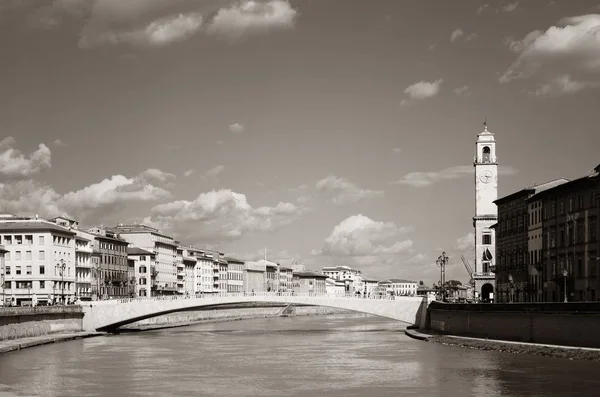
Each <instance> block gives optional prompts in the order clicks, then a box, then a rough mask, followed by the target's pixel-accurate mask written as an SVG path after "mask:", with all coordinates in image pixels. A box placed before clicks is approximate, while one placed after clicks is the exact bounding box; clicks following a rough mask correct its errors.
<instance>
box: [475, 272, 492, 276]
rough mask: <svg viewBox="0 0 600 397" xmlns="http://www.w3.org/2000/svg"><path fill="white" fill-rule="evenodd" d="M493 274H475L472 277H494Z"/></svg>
mask: <svg viewBox="0 0 600 397" xmlns="http://www.w3.org/2000/svg"><path fill="white" fill-rule="evenodd" d="M494 276H495V274H494V273H492V272H475V273H473V277H494Z"/></svg>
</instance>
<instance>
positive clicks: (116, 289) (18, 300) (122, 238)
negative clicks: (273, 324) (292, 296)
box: [0, 214, 417, 306]
mask: <svg viewBox="0 0 600 397" xmlns="http://www.w3.org/2000/svg"><path fill="white" fill-rule="evenodd" d="M291 291H294V292H297V293H317V294H322V293H327V294H334V295H339V294H362V295H365V296H373V295H416V294H417V283H416V282H414V281H410V280H404V279H390V280H384V281H377V280H373V279H369V278H366V277H364V276H363V275H362V273H361V272H360V271H359V270H356V269H352V268H350V267H347V266H335V267H324V268H322V271H321V272H314V271H310V270H307V269H306V268H305V267H304V266H303V265H296V264H294V265H292V266H291V267H285V266H282V265H281V264H279V263H276V262H272V261H267V260H266V259H265V260H259V261H245V260H241V259H236V258H232V257H229V256H226V255H225V254H224V253H223V252H219V251H218V250H211V249H201V248H196V247H193V246H188V245H185V244H182V243H180V242H179V241H176V240H175V239H174V238H173V237H171V236H168V235H166V234H164V233H161V232H160V231H159V230H158V229H156V228H152V227H149V226H145V225H140V224H134V225H124V224H118V225H117V226H115V227H108V228H104V227H94V228H90V229H86V230H83V229H82V228H80V227H79V223H78V222H77V221H74V220H72V219H68V218H66V217H58V218H53V219H50V220H46V219H41V218H38V217H37V216H36V217H35V218H30V217H23V216H18V215H14V214H0V306H1V305H13V306H15V305H16V306H22V305H47V304H57V303H64V304H69V303H74V302H76V301H86V300H100V299H122V298H131V297H152V296H162V295H186V296H196V295H201V294H215V293H242V292H245V293H252V292H255V293H259V292H291Z"/></svg>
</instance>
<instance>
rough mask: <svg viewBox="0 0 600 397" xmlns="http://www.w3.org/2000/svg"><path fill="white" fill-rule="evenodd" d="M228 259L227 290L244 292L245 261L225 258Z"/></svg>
mask: <svg viewBox="0 0 600 397" xmlns="http://www.w3.org/2000/svg"><path fill="white" fill-rule="evenodd" d="M225 260H226V261H227V264H228V265H227V292H230V293H241V292H244V261H243V260H240V259H235V258H225Z"/></svg>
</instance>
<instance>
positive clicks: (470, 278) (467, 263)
mask: <svg viewBox="0 0 600 397" xmlns="http://www.w3.org/2000/svg"><path fill="white" fill-rule="evenodd" d="M460 259H462V262H463V264H464V265H465V269H467V273H469V284H471V285H474V284H475V280H473V268H472V267H471V264H470V263H469V261H468V260H467V258H465V256H464V255H461V256H460Z"/></svg>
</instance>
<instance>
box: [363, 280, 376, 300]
mask: <svg viewBox="0 0 600 397" xmlns="http://www.w3.org/2000/svg"><path fill="white" fill-rule="evenodd" d="M378 285H379V281H377V280H375V279H370V278H364V279H363V290H362V294H363V295H367V296H371V295H377V286H378Z"/></svg>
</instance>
